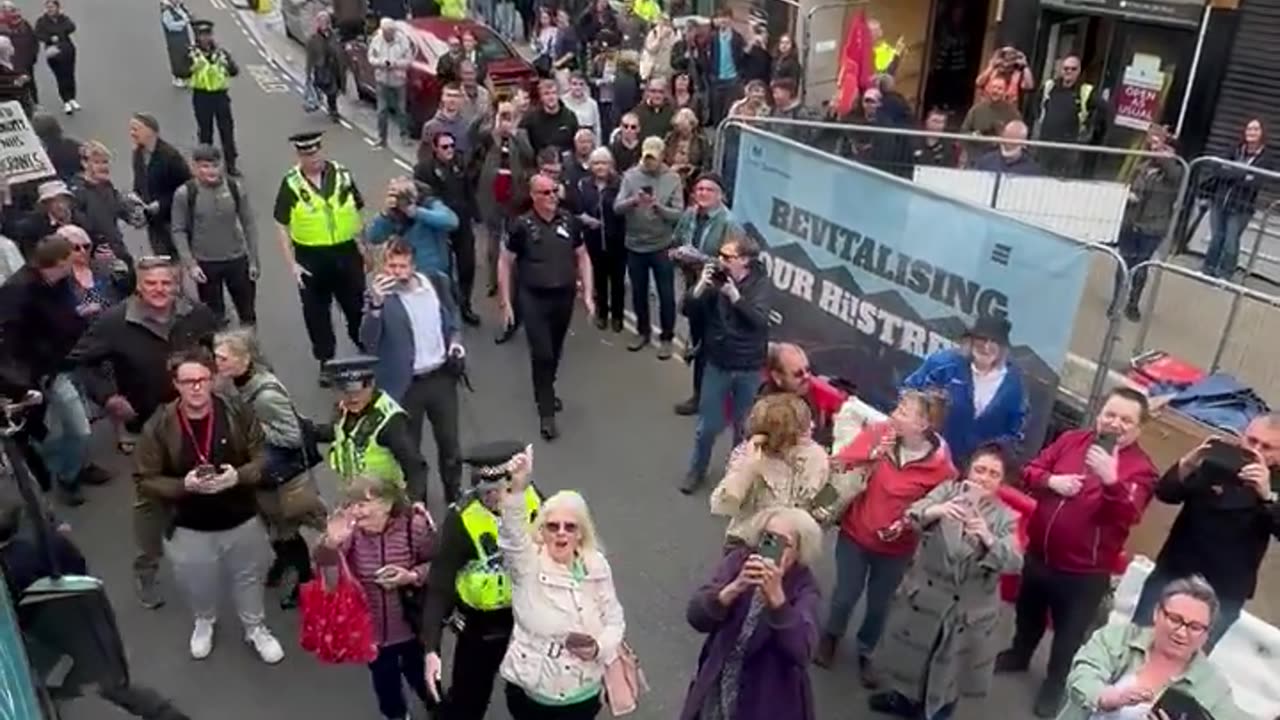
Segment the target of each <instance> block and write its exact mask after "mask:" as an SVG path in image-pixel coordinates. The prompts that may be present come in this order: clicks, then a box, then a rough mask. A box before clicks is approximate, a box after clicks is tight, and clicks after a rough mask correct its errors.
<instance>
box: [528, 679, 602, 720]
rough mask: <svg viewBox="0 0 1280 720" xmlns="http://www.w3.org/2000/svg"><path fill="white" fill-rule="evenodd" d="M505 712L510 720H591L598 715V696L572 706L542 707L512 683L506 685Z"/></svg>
mask: <svg viewBox="0 0 1280 720" xmlns="http://www.w3.org/2000/svg"><path fill="white" fill-rule="evenodd" d="M507 712H509V713H511V718H512V720H591V719H592V718H594V717H595V716H596V715H599V714H600V696H599V695H596V696H595V697H593V698H590V699H587V700H583V701H582V702H577V703H574V704H572V705H543V704H542V703H539V702H537V701H536V700H534V699H533V698H531V697H529V695H528V693H526V692H525V691H524V690H522V689H521V688H520V686H519V685H516V684H514V683H507Z"/></svg>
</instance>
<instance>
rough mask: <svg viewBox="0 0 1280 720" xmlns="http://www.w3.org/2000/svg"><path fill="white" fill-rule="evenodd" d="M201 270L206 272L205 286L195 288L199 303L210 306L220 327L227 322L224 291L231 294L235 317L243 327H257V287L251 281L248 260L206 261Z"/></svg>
mask: <svg viewBox="0 0 1280 720" xmlns="http://www.w3.org/2000/svg"><path fill="white" fill-rule="evenodd" d="M200 269H201V270H203V271H204V282H202V283H197V284H196V293H197V294H198V295H199V296H200V302H202V303H204V304H205V305H208V306H209V309H210V310H212V311H213V314H214V315H217V316H218V321H219V322H220V323H223V324H226V322H227V303H226V300H225V299H224V298H223V288H226V292H228V293H230V294H231V302H232V304H234V305H235V306H236V317H238V318H240V324H241V325H255V324H257V319H258V316H257V313H256V312H255V311H254V304H255V302H256V298H257V296H258V284H257V283H256V282H254V281H253V279H252V278H250V277H249V258H248V257H247V256H246V257H238V258H235V259H232V260H203V261H201V262H200Z"/></svg>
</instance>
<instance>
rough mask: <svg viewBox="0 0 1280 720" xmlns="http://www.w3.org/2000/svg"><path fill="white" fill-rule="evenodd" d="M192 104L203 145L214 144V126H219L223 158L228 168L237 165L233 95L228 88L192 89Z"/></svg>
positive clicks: (197, 131)
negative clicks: (211, 90) (232, 106)
mask: <svg viewBox="0 0 1280 720" xmlns="http://www.w3.org/2000/svg"><path fill="white" fill-rule="evenodd" d="M191 106H192V107H193V108H194V109H195V113H196V135H197V136H198V137H199V139H200V143H201V144H203V145H212V144H213V126H214V124H215V123H216V124H217V126H218V140H219V141H221V143H222V158H223V160H225V161H226V163H227V167H228V168H233V167H235V166H236V157H237V154H236V123H235V118H233V117H231V95H230V94H228V93H227V91H226V90H221V91H218V92H204V91H202V90H192V91H191Z"/></svg>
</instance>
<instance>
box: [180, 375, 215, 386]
mask: <svg viewBox="0 0 1280 720" xmlns="http://www.w3.org/2000/svg"><path fill="white" fill-rule="evenodd" d="M176 382H177V383H178V384H179V385H181V386H183V387H189V388H194V387H200V386H201V385H208V384H209V383H211V382H213V378H212V377H208V376H206V377H198V378H178V379H177V381H176Z"/></svg>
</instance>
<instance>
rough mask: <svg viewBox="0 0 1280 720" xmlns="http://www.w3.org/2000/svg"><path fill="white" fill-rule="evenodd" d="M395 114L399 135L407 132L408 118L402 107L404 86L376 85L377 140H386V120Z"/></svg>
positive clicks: (402, 135)
mask: <svg viewBox="0 0 1280 720" xmlns="http://www.w3.org/2000/svg"><path fill="white" fill-rule="evenodd" d="M393 115H394V116H395V118H396V125H397V126H398V127H399V128H400V136H401V137H404V136H405V135H406V134H407V133H408V132H409V118H408V117H407V116H406V115H405V109H404V87H403V86H401V87H391V86H390V85H379V86H378V140H380V141H382V142H384V143H385V142H386V141H387V121H388V120H389V119H390V118H391V116H393Z"/></svg>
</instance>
